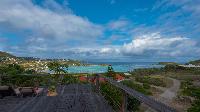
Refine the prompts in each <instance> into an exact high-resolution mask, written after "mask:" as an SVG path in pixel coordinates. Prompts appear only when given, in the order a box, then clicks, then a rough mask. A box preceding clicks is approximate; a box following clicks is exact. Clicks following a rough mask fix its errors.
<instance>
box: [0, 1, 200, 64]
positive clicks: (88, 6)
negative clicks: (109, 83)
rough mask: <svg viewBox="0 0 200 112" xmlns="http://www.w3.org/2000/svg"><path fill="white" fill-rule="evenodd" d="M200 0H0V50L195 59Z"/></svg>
mask: <svg viewBox="0 0 200 112" xmlns="http://www.w3.org/2000/svg"><path fill="white" fill-rule="evenodd" d="M199 21H200V0H0V51H5V52H9V53H12V54H14V55H17V56H28V57H39V58H71V59H80V60H89V61H133V62H134V61H188V60H193V59H199V58H200V22H199Z"/></svg>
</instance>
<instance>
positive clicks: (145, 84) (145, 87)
mask: <svg viewBox="0 0 200 112" xmlns="http://www.w3.org/2000/svg"><path fill="white" fill-rule="evenodd" d="M143 88H144V89H150V88H151V86H150V85H149V84H147V83H143Z"/></svg>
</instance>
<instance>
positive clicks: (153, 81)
mask: <svg viewBox="0 0 200 112" xmlns="http://www.w3.org/2000/svg"><path fill="white" fill-rule="evenodd" d="M135 80H136V81H138V82H141V83H147V84H150V85H155V86H162V87H166V86H167V84H166V83H165V82H164V79H162V78H155V77H149V76H137V77H136V78H135Z"/></svg>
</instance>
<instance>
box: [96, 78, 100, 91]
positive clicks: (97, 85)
mask: <svg viewBox="0 0 200 112" xmlns="http://www.w3.org/2000/svg"><path fill="white" fill-rule="evenodd" d="M99 89H100V85H99V74H96V92H97V93H99Z"/></svg>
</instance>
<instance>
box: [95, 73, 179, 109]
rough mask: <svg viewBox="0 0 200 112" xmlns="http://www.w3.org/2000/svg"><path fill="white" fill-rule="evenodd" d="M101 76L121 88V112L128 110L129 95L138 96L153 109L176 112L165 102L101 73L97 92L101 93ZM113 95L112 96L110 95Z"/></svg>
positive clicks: (98, 77) (119, 107)
mask: <svg viewBox="0 0 200 112" xmlns="http://www.w3.org/2000/svg"><path fill="white" fill-rule="evenodd" d="M100 77H102V78H104V79H105V80H106V82H107V83H109V84H111V85H112V86H114V87H117V88H118V89H120V90H121V92H122V100H121V104H120V105H118V111H121V112H127V111H128V110H127V107H128V106H130V105H129V104H128V96H130V97H134V98H136V99H137V100H139V101H140V102H141V103H144V104H146V105H148V106H149V107H151V108H152V109H154V110H156V111H158V112H176V110H175V109H173V108H171V107H169V106H167V105H165V104H164V103H161V102H159V101H157V100H155V99H153V98H151V97H149V96H146V95H144V94H142V93H140V92H138V91H136V90H134V89H132V88H129V87H127V86H125V85H123V84H122V83H119V82H117V81H115V80H113V79H111V78H108V77H105V76H103V75H99V74H97V75H96V84H95V85H96V86H95V87H96V89H95V90H96V92H97V93H100V90H101V88H100V87H101V86H100V81H99V79H100ZM109 97H111V96H109ZM129 111H130V110H129Z"/></svg>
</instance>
